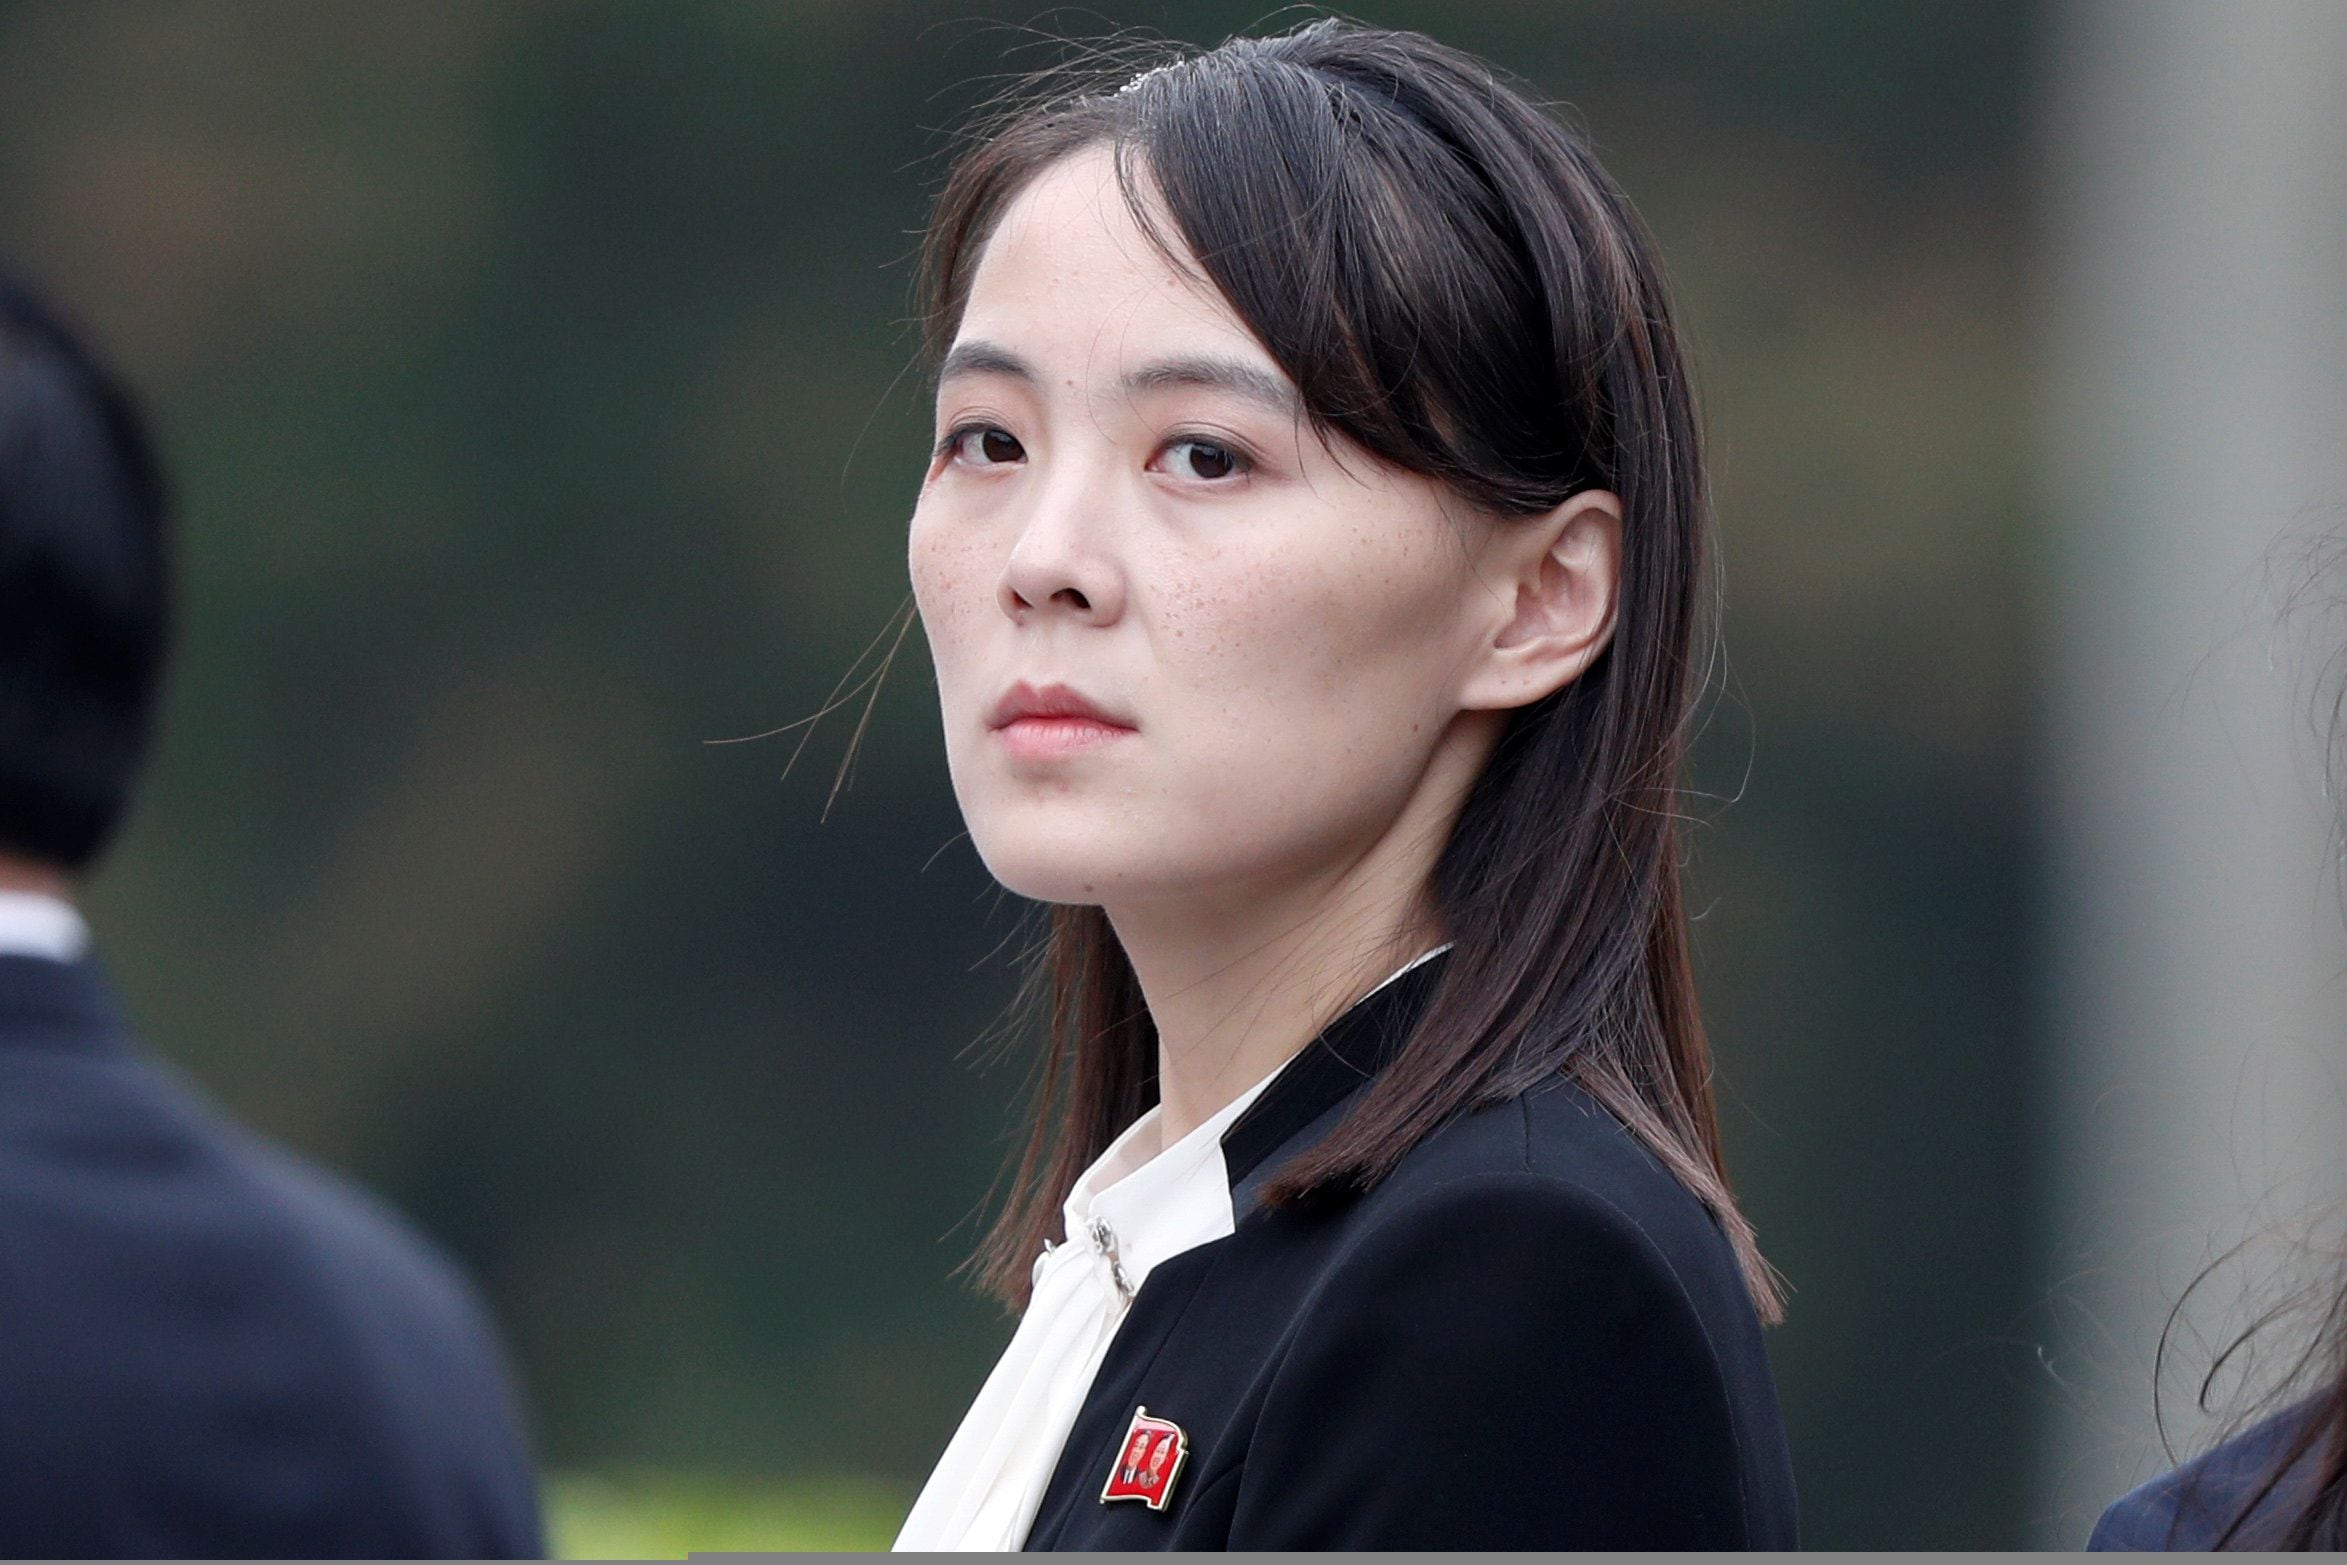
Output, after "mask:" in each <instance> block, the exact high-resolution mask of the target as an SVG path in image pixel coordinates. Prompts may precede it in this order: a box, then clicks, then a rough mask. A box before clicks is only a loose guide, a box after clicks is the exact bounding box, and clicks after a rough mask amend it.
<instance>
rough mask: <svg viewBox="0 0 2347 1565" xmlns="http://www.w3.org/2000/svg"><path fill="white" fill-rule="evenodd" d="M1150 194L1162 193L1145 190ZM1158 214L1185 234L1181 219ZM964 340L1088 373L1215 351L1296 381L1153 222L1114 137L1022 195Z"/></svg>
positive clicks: (978, 284)
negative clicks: (1124, 173) (1124, 175)
mask: <svg viewBox="0 0 2347 1565" xmlns="http://www.w3.org/2000/svg"><path fill="white" fill-rule="evenodd" d="M1142 199H1143V200H1144V201H1151V200H1153V197H1151V196H1150V195H1149V193H1148V192H1147V191H1146V189H1145V188H1144V190H1143V192H1142ZM1153 216H1155V217H1158V218H1160V219H1161V221H1159V222H1158V223H1157V224H1156V226H1157V228H1158V232H1159V233H1160V234H1162V235H1164V236H1166V237H1167V238H1168V239H1169V240H1171V241H1172V242H1176V243H1178V235H1176V234H1175V232H1174V230H1173V226H1172V222H1171V218H1170V217H1168V216H1165V215H1164V214H1163V213H1162V209H1160V211H1159V212H1158V213H1156V214H1153ZM955 340H956V345H957V347H959V346H961V345H964V344H968V343H972V342H984V343H988V344H993V345H998V346H1001V347H1005V348H1008V349H1010V350H1011V351H1012V352H1014V353H1016V354H1017V355H1018V356H1020V357H1021V358H1024V359H1026V360H1028V361H1030V362H1033V363H1038V364H1043V365H1046V366H1048V368H1049V369H1051V370H1052V371H1053V372H1055V373H1058V374H1062V375H1075V374H1081V375H1083V376H1086V377H1087V378H1092V377H1099V376H1103V375H1105V376H1107V377H1109V378H1112V379H1119V380H1121V379H1123V378H1125V377H1126V376H1127V375H1128V374H1130V373H1131V372H1132V370H1133V369H1134V367H1135V366H1136V365H1140V364H1144V363H1148V362H1153V361H1158V360H1164V359H1169V358H1178V357H1197V356H1200V355H1204V354H1211V355H1214V356H1218V357H1222V358H1226V359H1232V360H1237V361H1239V362H1243V363H1250V364H1252V365H1253V366H1255V367H1256V368H1257V369H1259V370H1260V371H1262V372H1264V373H1266V374H1268V375H1270V376H1272V377H1276V378H1279V379H1281V380H1283V381H1284V379H1285V377H1284V376H1282V375H1281V374H1280V371H1279V368H1278V366H1277V364H1276V363H1275V362H1273V360H1272V358H1271V356H1270V355H1269V353H1267V352H1266V351H1265V350H1264V349H1263V347H1262V345H1261V344H1260V343H1258V342H1257V341H1256V340H1255V337H1254V334H1253V333H1251V332H1250V331H1248V330H1247V328H1246V326H1245V324H1244V323H1243V322H1241V321H1240V319H1239V317H1238V314H1237V312H1236V311H1234V310H1233V309H1232V308H1231V307H1230V304H1229V302H1228V301H1227V300H1225V299H1224V298H1223V297H1222V296H1221V294H1220V293H1218V292H1217V291H1216V290H1215V289H1214V287H1213V285H1212V284H1210V283H1209V282H1207V281H1206V280H1205V278H1204V276H1203V274H1202V273H1200V272H1199V271H1198V270H1197V269H1196V268H1195V267H1194V266H1188V265H1184V264H1180V263H1179V262H1177V260H1176V259H1175V258H1174V257H1170V256H1168V255H1167V254H1166V253H1165V250H1164V249H1163V248H1162V247H1161V246H1160V244H1159V243H1158V242H1157V241H1156V240H1155V239H1154V238H1153V237H1152V235H1151V234H1150V232H1149V231H1148V230H1147V229H1145V228H1144V227H1143V225H1142V223H1141V221H1140V220H1139V219H1138V218H1137V217H1136V216H1135V215H1134V213H1133V210H1132V206H1131V203H1130V202H1128V200H1127V199H1126V194H1125V189H1124V187H1123V185H1122V184H1121V183H1120V181H1119V179H1118V176H1117V169H1116V163H1115V158H1114V155H1113V153H1112V152H1111V151H1110V150H1109V149H1108V148H1107V147H1106V146H1099V147H1092V148H1086V149H1084V150H1083V151H1080V152H1077V153H1074V154H1071V155H1070V156H1068V157H1067V158H1064V159H1062V160H1060V161H1059V162H1058V163H1055V164H1053V165H1052V166H1051V167H1049V168H1047V169H1045V170H1043V171H1042V172H1041V173H1039V174H1038V175H1037V176H1036V177H1035V178H1034V179H1033V180H1032V181H1031V182H1029V184H1028V185H1027V187H1026V188H1025V189H1024V190H1022V191H1020V192H1019V194H1018V195H1017V196H1016V197H1014V198H1013V199H1012V201H1011V202H1010V204H1009V206H1008V207H1007V208H1006V209H1005V210H1004V213H1003V216H1002V219H1001V221H1000V222H999V223H997V224H996V226H995V229H994V232H993V234H992V235H991V236H990V237H989V238H988V240H987V242H986V246H985V249H984V250H983V251H982V252H981V254H980V256H979V259H978V265H977V268H976V270H975V272H974V274H973V275H972V278H971V284H970V291H969V295H968V298H967V300H966V302H965V304H964V307H963V311H962V318H961V322H960V327H959V330H958V331H957V333H956V337H955ZM949 359H950V356H949Z"/></svg>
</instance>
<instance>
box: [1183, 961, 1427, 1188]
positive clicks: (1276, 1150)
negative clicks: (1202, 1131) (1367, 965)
mask: <svg viewBox="0 0 2347 1565" xmlns="http://www.w3.org/2000/svg"><path fill="white" fill-rule="evenodd" d="M1448 960H1449V957H1448V955H1447V954H1444V955H1439V956H1434V957H1430V958H1428V959H1427V960H1425V961H1423V962H1420V963H1419V964H1418V965H1417V966H1416V967H1413V968H1411V969H1410V970H1409V971H1408V972H1406V973H1404V974H1402V976H1401V977H1399V978H1396V979H1394V980H1393V981H1392V982H1391V983H1388V984H1387V985H1385V987H1383V988H1382V989H1379V990H1378V991H1377V992H1376V993H1375V994H1372V995H1370V996H1369V997H1368V998H1367V999H1364V1000H1362V1001H1361V1002H1360V1003H1358V1004H1357V1005H1355V1006H1354V1007H1353V1008H1352V1009H1351V1010H1349V1011H1347V1012H1345V1013H1344V1015H1342V1016H1340V1017H1338V1018H1337V1019H1336V1020H1335V1021H1333V1022H1331V1023H1329V1024H1328V1026H1327V1027H1326V1028H1324V1029H1323V1030H1322V1031H1321V1034H1320V1036H1319V1037H1317V1038H1315V1039H1313V1040H1312V1041H1311V1042H1310V1043H1308V1044H1306V1045H1305V1046H1304V1051H1303V1053H1301V1054H1299V1055H1297V1056H1296V1058H1295V1059H1293V1060H1291V1061H1289V1062H1288V1066H1287V1069H1285V1070H1283V1071H1281V1072H1280V1073H1279V1075H1278V1076H1276V1077H1274V1078H1273V1079H1272V1083H1271V1085H1270V1086H1268V1087H1266V1088H1264V1089H1263V1095H1262V1096H1261V1097H1259V1098H1257V1099H1256V1100H1255V1101H1254V1102H1253V1103H1252V1104H1250V1105H1248V1108H1247V1112H1246V1113H1244V1114H1242V1115H1240V1116H1239V1118H1238V1122H1237V1123H1236V1124H1234V1125H1232V1126H1231V1128H1230V1129H1229V1130H1227V1131H1225V1132H1224V1133H1223V1138H1222V1161H1223V1166H1224V1168H1225V1169H1226V1170H1228V1172H1229V1174H1230V1181H1231V1205H1232V1208H1233V1210H1234V1211H1235V1212H1236V1213H1237V1214H1238V1218H1239V1220H1240V1221H1241V1222H1244V1221H1245V1220H1246V1217H1247V1213H1248V1211H1249V1210H1250V1209H1251V1208H1252V1206H1253V1198H1254V1196H1255V1193H1256V1192H1257V1191H1259V1190H1260V1189H1262V1187H1263V1186H1264V1185H1265V1184H1267V1183H1268V1182H1269V1181H1270V1179H1271V1177H1272V1176H1273V1175H1274V1174H1276V1173H1277V1172H1278V1170H1279V1167H1280V1165H1281V1164H1283V1163H1285V1162H1287V1161H1288V1160H1289V1159H1290V1158H1291V1157H1293V1156H1295V1155H1296V1154H1297V1153H1300V1152H1303V1151H1306V1150H1308V1149H1309V1148H1311V1147H1312V1146H1314V1145H1316V1144H1317V1143H1318V1142H1319V1141H1320V1140H1321V1138H1323V1137H1324V1136H1326V1135H1327V1134H1328V1133H1329V1132H1330V1131H1331V1130H1333V1129H1335V1128H1336V1124H1337V1121H1338V1120H1340V1119H1342V1118H1343V1117H1344V1114H1343V1111H1344V1110H1345V1109H1346V1108H1347V1107H1349V1106H1350V1104H1351V1102H1352V1099H1353V1097H1354V1095H1355V1094H1356V1093H1358V1092H1359V1091H1360V1090H1361V1089H1362V1088H1363V1087H1365V1086H1367V1085H1368V1084H1369V1082H1370V1080H1371V1079H1372V1078H1373V1077H1375V1076H1376V1075H1377V1073H1378V1072H1379V1071H1381V1070H1383V1069H1384V1068H1385V1066H1386V1065H1387V1063H1388V1062H1389V1061H1391V1060H1392V1059H1393V1057H1394V1056H1395V1055H1396V1054H1398V1053H1400V1052H1401V1049H1402V1045H1404V1044H1405V1043H1407V1042H1409V1041H1410V1034H1411V1033H1412V1032H1413V1031H1414V1030H1415V1029H1416V1028H1417V1026H1418V1019H1419V1018H1420V1017H1421V1016H1423V1015H1425V1014H1426V1006H1427V1002H1428V1001H1430V1000H1431V999H1433V997H1434V989H1435V985H1436V983H1437V982H1439V981H1440V979H1441V977H1442V969H1443V965H1444V964H1445V963H1446V962H1447V961H1448Z"/></svg>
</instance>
